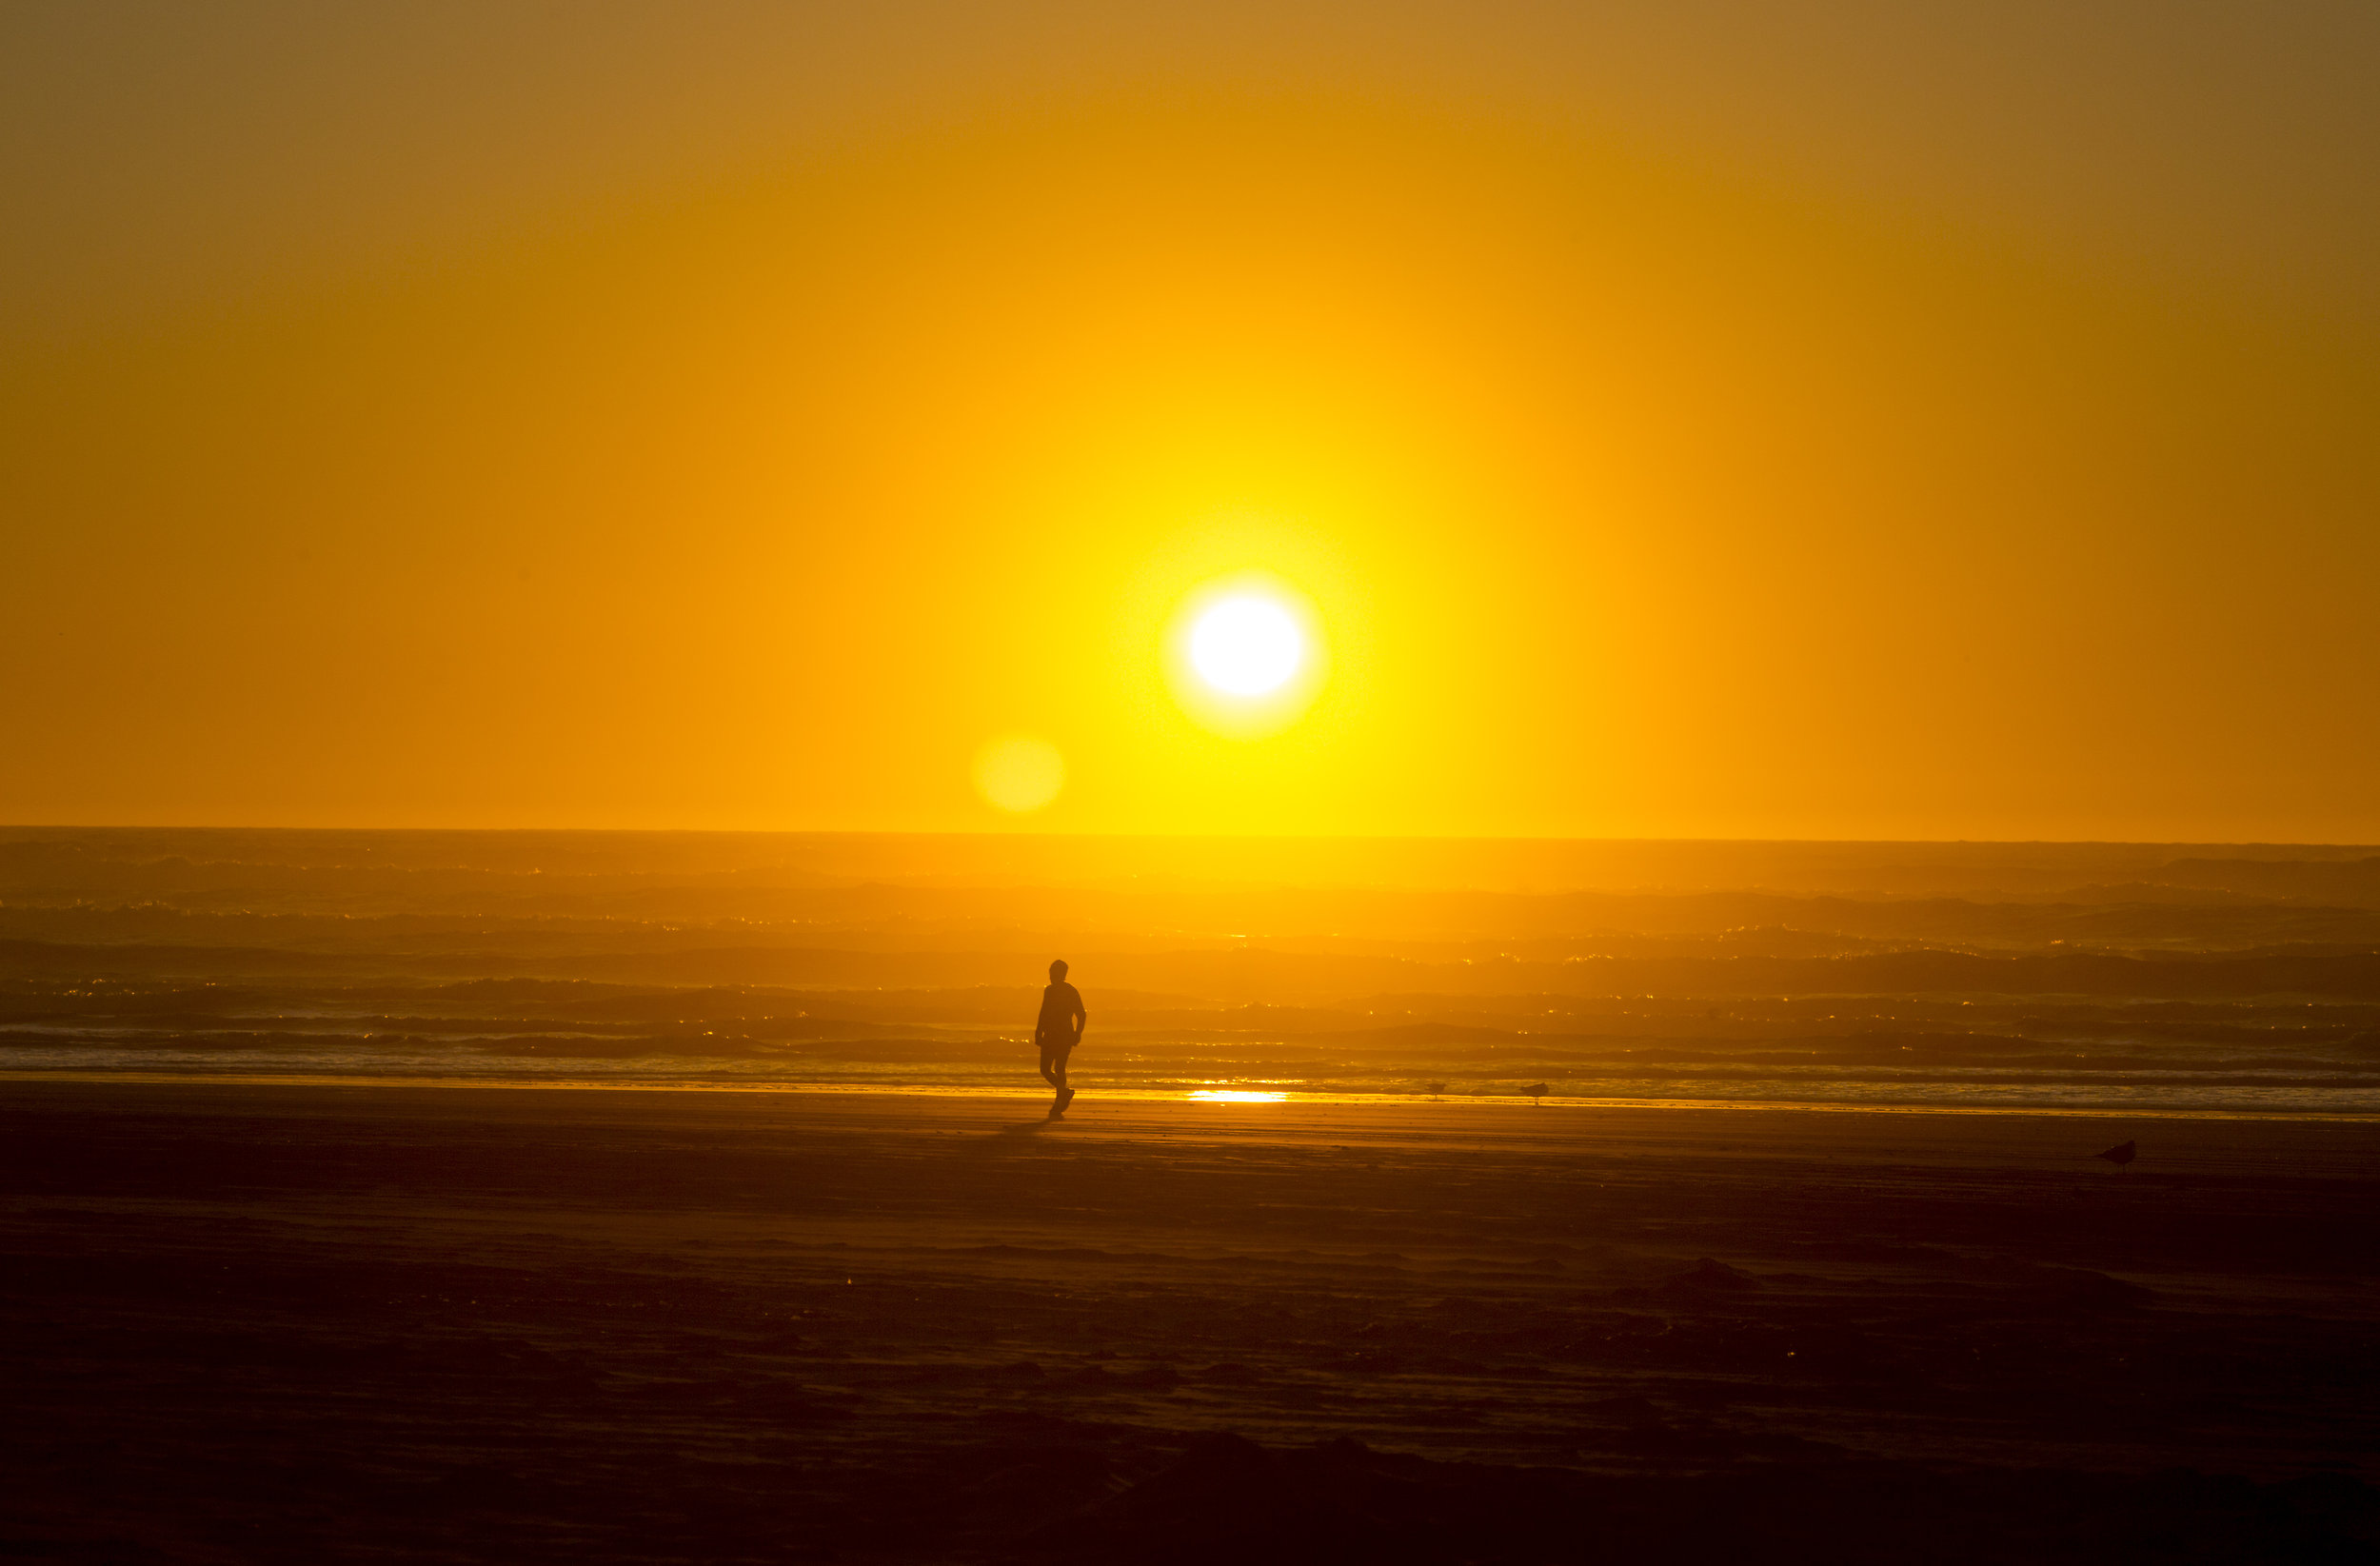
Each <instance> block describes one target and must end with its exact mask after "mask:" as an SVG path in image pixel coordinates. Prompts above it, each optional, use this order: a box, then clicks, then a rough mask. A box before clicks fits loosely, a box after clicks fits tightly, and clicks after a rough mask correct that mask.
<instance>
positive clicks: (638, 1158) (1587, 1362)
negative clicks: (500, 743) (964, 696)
mask: <svg viewBox="0 0 2380 1566" xmlns="http://www.w3.org/2000/svg"><path fill="white" fill-rule="evenodd" d="M1038 1109H1039V1106H1038V1104H1037V1103H1031V1102H1027V1101H1025V1100H967V1099H959V1098H949V1097H942V1098H919V1097H902V1096H895V1095H864V1096H833V1095H825V1094H808V1093H803V1094H781V1093H755V1094H741V1093H668V1092H638V1091H615V1092H572V1091H536V1090H478V1089H470V1090H466V1089H445V1090H442V1089H427V1088H405V1087H395V1086H385V1087H372V1088H363V1089H330V1088H320V1087H288V1088H266V1087H254V1086H237V1085H228V1084H198V1083H183V1084H171V1085H161V1086H143V1085H139V1084H135V1083H129V1082H118V1083H108V1084H80V1083H63V1082H43V1081H31V1080H19V1081H13V1082H10V1083H8V1084H7V1085H6V1086H5V1088H0V1170H5V1187H4V1189H5V1193H6V1205H5V1216H4V1217H0V1223H4V1224H5V1232H6V1250H7V1255H8V1257H9V1286H8V1288H7V1290H6V1291H5V1294H0V1310H4V1311H5V1318H0V1343H5V1345H6V1354H7V1358H8V1376H9V1384H10V1408H11V1414H12V1417H11V1418H10V1420H9V1422H8V1425H7V1440H8V1443H9V1451H8V1453H7V1457H6V1461H5V1463H4V1464H0V1484H4V1485H5V1489H6V1513H5V1516H6V1519H7V1520H6V1522H5V1524H4V1525H0V1550H5V1551H6V1552H8V1553H10V1554H11V1555H13V1556H24V1557H29V1558H46V1559H60V1560H85V1561H102V1560H105V1561H127V1562H129V1561H226V1562H231V1561H242V1562H245V1561H285V1560H286V1561H334V1560H367V1559H407V1560H451V1561H523V1560H548V1559H570V1560H581V1561H786V1560H851V1561H868V1560H886V1561H959V1560H1050V1561H1084V1562H1088V1561H1143V1560H1145V1561H1175V1560H1180V1561H1189V1560H1200V1561H1208V1560H1243V1561H1248V1560H1256V1561H1269V1560H1300V1561H1317V1560H1330V1561H1359V1560H1367V1561H1368V1560H1383V1561H1408V1562H1441V1561H1442V1562H1454V1561H1463V1560H1472V1561H1496V1562H1549V1561H1582V1562H1583V1561H1611V1560H1618V1561H1636V1560H1647V1561H1670V1560H1675V1561H1699V1560H1735V1559H1761V1560H1809V1561H1819V1560H1874V1561H1885V1560H1892V1561H1908V1560H1952V1561H2012V1562H2013V1561H2044V1560H2048V1561H2069V1560H2071V1561H2077V1562H2081V1561H2093V1562H2098V1561H2144V1562H2145V1561H2152V1560H2153V1561H2159V1562H2167V1561H2175V1560H2184V1561H2235V1560H2271V1561H2301V1560H2337V1561H2354V1560H2371V1559H2375V1558H2380V1553H2375V1549H2374V1546H2373V1540H2374V1539H2375V1537H2380V1494H2375V1492H2374V1491H2373V1490H2372V1489H2370V1488H2369V1487H2368V1485H2367V1483H2366V1481H2367V1480H2368V1479H2369V1478H2370V1477H2371V1475H2372V1464H2373V1462H2374V1460H2375V1457H2380V1417H2375V1415H2374V1412H2373V1410H2374V1408H2375V1400H2374V1397H2373V1394H2374V1391H2375V1388H2380V1305H2375V1303H2374V1294H2373V1284H2374V1282H2375V1280H2380V1226H2375V1225H2373V1223H2372V1222H2371V1220H2370V1215H2371V1214H2372V1212H2373V1211H2374V1210H2375V1202H2380V1126H2374V1125H2370V1124H2365V1123H2351V1122H2322V1121H2271V1120H2264V1121H2259V1120H2195V1121H2193V1120H2138V1121H2126V1120H2120V1119H2109V1118H2058V1117H2016V1116H1972V1115H1913V1114H1866V1115H1858V1114H1815V1113H1805V1112H1794V1111H1751V1110H1736V1111H1707V1110H1684V1109H1643V1110H1625V1111H1608V1110H1607V1111H1597V1110H1587V1109H1580V1108H1577V1107H1571V1106H1554V1107H1547V1108H1544V1109H1537V1108H1534V1107H1532V1106H1529V1105H1526V1104H1519V1105H1512V1106H1495V1105H1482V1104H1450V1105H1444V1106H1429V1105H1401V1106H1400V1105H1395V1104H1386V1103H1376V1104H1368V1105H1361V1106H1343V1105H1342V1106H1333V1105H1273V1104H1258V1105H1229V1104H1203V1103H1201V1104H1191V1103H1182V1102H1170V1103H1164V1102H1136V1103H1129V1104H1109V1105H1102V1104H1101V1103H1100V1102H1099V1101H1098V1100H1097V1097H1096V1095H1086V1096H1085V1098H1084V1099H1083V1100H1081V1103H1080V1104H1079V1105H1078V1107H1077V1110H1076V1114H1075V1118H1074V1120H1071V1121H1070V1122H1068V1123H1065V1124H1062V1125H1049V1124H1046V1123H1043V1122H1041V1121H1040V1120H1038V1119H1037V1118H1036V1117H1037V1114H1038ZM2125 1139H2136V1140H2137V1141H2138V1143H2139V1147H2140V1157H2139V1160H2138V1162H2137V1163H2135V1164H2134V1165H2133V1166H2132V1168H2131V1169H2130V1170H2128V1171H2122V1172H2119V1171H2117V1170H2115V1169H2112V1168H2110V1167H2108V1166H2107V1165H2105V1164H2103V1163H2099V1162H2096V1161H2093V1160H2092V1159H2091V1158H2090V1155H2091V1154H2092V1153H2094V1152H2095V1151H2097V1150H2099V1149H2101V1148H2104V1147H2107V1146H2108V1145H2109V1144H2110V1143H2111V1142H2113V1141H2116V1140H2125Z"/></svg>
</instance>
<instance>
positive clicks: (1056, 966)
mask: <svg viewBox="0 0 2380 1566" xmlns="http://www.w3.org/2000/svg"><path fill="white" fill-rule="evenodd" d="M1065 978H1066V960H1065V959H1064V958H1062V957H1061V958H1060V959H1059V960H1058V961H1055V962H1052V963H1051V964H1050V965H1049V981H1050V982H1051V983H1053V984H1057V983H1062V982H1064V981H1065Z"/></svg>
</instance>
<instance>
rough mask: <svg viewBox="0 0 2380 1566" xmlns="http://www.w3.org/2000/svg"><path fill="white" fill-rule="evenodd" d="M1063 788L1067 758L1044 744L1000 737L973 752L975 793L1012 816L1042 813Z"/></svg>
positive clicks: (1030, 739) (1025, 736)
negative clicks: (1042, 809) (974, 753)
mask: <svg viewBox="0 0 2380 1566" xmlns="http://www.w3.org/2000/svg"><path fill="white" fill-rule="evenodd" d="M1065 786H1066V758H1064V757H1063V756H1061V755H1060V754H1059V753H1058V747H1057V746H1056V745H1054V744H1051V743H1049V742H1048V741H1047V740H1037V739H1034V738H1033V737H1032V736H1031V735H1029V734H1009V735H1003V736H1002V738H1000V739H997V740H994V741H992V742H991V743H989V744H986V745H985V746H984V747H983V748H982V750H980V751H978V752H976V757H975V789H976V792H977V793H979V794H981V795H982V796H983V798H984V799H985V800H986V801H987V802H989V803H991V804H992V805H993V806H995V807H996V808H998V809H1002V810H1005V811H1008V812H1009V813H1010V814H1012V815H1020V816H1021V815H1025V814H1027V813H1029V812H1031V811H1035V810H1039V809H1041V807H1042V806H1043V805H1045V804H1047V803H1049V802H1050V801H1052V800H1054V799H1056V798H1057V797H1058V791H1059V790H1060V789H1061V788H1063V787H1065Z"/></svg>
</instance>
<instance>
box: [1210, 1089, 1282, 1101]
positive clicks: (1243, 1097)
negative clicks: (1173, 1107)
mask: <svg viewBox="0 0 2380 1566" xmlns="http://www.w3.org/2000/svg"><path fill="white" fill-rule="evenodd" d="M1184 1097H1185V1098H1192V1099H1204V1100H1207V1101H1208V1102H1210V1103H1279V1102H1280V1101H1281V1100H1283V1099H1286V1098H1288V1097H1289V1095H1288V1094H1286V1093H1251V1092H1247V1091H1245V1090H1244V1089H1240V1088H1233V1087H1199V1088H1192V1089H1191V1090H1190V1091H1189V1092H1188V1093H1187V1094H1185V1095H1184Z"/></svg>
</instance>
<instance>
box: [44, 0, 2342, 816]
mask: <svg viewBox="0 0 2380 1566" xmlns="http://www.w3.org/2000/svg"><path fill="white" fill-rule="evenodd" d="M1944 9H1945V8H1919V7H1907V8H1899V9H1894V8H1888V7H1883V6H1875V5H1833V6H1823V7H1819V6H1813V7H1804V8H1796V9H1795V10H1794V13H1793V15H1792V17H1791V18H1790V20H1789V19H1782V18H1780V17H1779V16H1778V15H1777V14H1775V11H1774V10H1773V8H1761V7H1754V6H1751V5H1749V4H1746V5H1740V6H1735V5H1725V6H1723V5H1691V4H1679V5H1653V4H1649V3H1648V4H1643V5H1636V6H1614V7H1607V8H1602V9H1600V10H1594V11H1592V12H1589V11H1587V10H1585V9H1583V8H1576V7H1566V6H1565V7H1555V6H1544V7H1517V6H1516V7H1502V8H1498V7H1493V6H1478V5H1465V6H1459V7H1458V6H1454V5H1445V6H1401V7H1400V6H1394V5H1383V6H1379V7H1373V8H1354V7H1348V8H1333V9H1324V8H1319V7H1314V8H1298V7H1282V6H1273V5H1266V6H1254V5H1249V6H1241V7H1234V6H1231V5H1228V4H1206V5H1199V6H1190V5H1183V6H1180V7H1173V8H1167V7H1161V6H1147V7H1133V8H1117V7H1101V6H1089V5H1083V6H1065V5H1044V6H1034V7H1024V6H1017V7H964V8H962V7H952V6H925V5H912V6H905V7H903V6H889V7H869V8H859V7H852V8H848V9H847V10H844V11H843V12H842V13H840V14H837V13H832V12H829V11H827V10H823V9H821V8H810V9H808V10H803V11H802V12H800V13H798V14H797V13H796V12H795V11H794V10H793V9H791V8H785V7H780V6H759V5H754V6H725V5H696V6H688V7H683V8H666V9H663V8H646V7H632V6H625V5H624V6H598V5H588V6H585V7H574V8H570V9H569V10H567V11H562V10H547V9H545V8H528V7H516V8H506V7H501V6H486V5H475V6H455V7H451V8H445V9H441V8H435V7H426V6H403V7H398V6H389V7H385V8H378V9H373V8H364V7H355V8H342V9H340V10H337V11H336V13H335V14H331V13H327V12H323V11H320V10H317V9H316V8H304V7H294V6H291V7H263V6H249V7H230V6H226V7H218V8H206V9H203V10H188V9H171V10H167V9H160V10H154V11H151V10H148V9H145V8H142V7H137V6H134V7H129V8H114V9H110V10H98V9H95V8H89V7H83V6H69V5H59V6H54V7H43V6H25V7H14V8H10V13H9V15H8V17H7V18H6V19H5V20H4V21H0V146H5V158H6V161H5V165H4V166H0V167H5V178H6V179H7V181H8V184H9V189H10V209H11V212H12V214H14V215H13V216H12V218H11V222H10V230H11V231H10V233H9V234H8V236H7V238H6V240H5V242H4V243H5V249H0V283H5V285H6V287H5V304H4V305H0V308H4V309H5V315H4V316H0V334H4V335H0V352H5V354H6V360H7V366H8V374H7V377H6V383H5V393H4V394H5V396H6V398H7V405H6V406H5V408H0V414H5V427H4V428H0V529H5V538H4V542H5V545H6V553H7V561H8V568H7V569H6V570H5V571H0V654H4V655H5V657H6V660H7V666H8V667H9V669H10V679H9V680H8V681H7V682H6V683H5V684H0V735H4V736H5V740H6V743H5V744H4V745H0V820H8V821H15V822H45V823H289V824H331V823H339V824H359V825H585V826H602V825H621V826H686V827H707V826H749V827H829V828H831V827H863V828H876V827H884V828H919V829H940V828H959V829H975V828H983V827H992V826H1022V827H1025V828H1028V829H1051V830H1066V831H1104V830H1144V831H1200V830H1233V831H1257V832H1272V831H1318V830H1319V831H1359V832H1391V833H1401V832H1422V833H1446V834H1516V833H1523V834H1562V835H1590V836H1634V835H1688V836H1787V837H1791V836H1816V837H1890V838H1918V837H1934V838H1952V837H1969V838H1977V837H2099V838H2128V839H2144V838H2145V839H2169V840H2170V839H2197V840H2276V841H2279V840H2330V841H2359V842H2372V841H2380V786H2376V784H2380V696H2376V695H2375V692H2380V638H2376V637H2375V636H2374V635H2373V633H2372V631H2371V629H2370V623H2371V621H2372V620H2373V614H2372V610H2371V602H2372V600H2373V598H2374V588H2375V585H2376V584H2380V572H2376V571H2375V566H2380V511H2376V509H2375V501H2376V500H2380V484H2375V478H2376V477H2380V440H2375V439H2374V429H2373V426H2374V417H2375V414H2376V413H2380V397H2376V396H2375V391H2376V390H2380V369H2375V366H2380V356H2376V355H2375V352H2374V349H2375V347H2380V329H2375V328H2380V267H2375V266H2374V265H2373V262H2374V258H2375V253H2376V252H2380V222H2376V221H2375V217H2376V215H2380V194H2376V192H2380V106H2376V104H2375V98H2374V95H2373V94H2371V93H2370V91H2369V90H2368V84H2369V82H2370V80H2372V79H2373V70H2374V68H2375V67H2380V21H2376V20H2375V19H2374V13H2372V12H2371V11H2370V10H2369V9H2368V8H2362V7H2355V6H2348V5H2339V6H2336V7H2332V8H2327V9H2326V8H2323V7H2318V6H2308V7H2299V8H2291V10H2290V13H2289V14H2287V15H2271V14H2266V13H2256V12H2251V10H2249V9H2248V8H2245V7H2241V8H2234V9H2233V10H2235V12H2236V14H2232V13H2231V12H2226V11H2219V10H2215V9H2209V8H2201V9H2198V10H2188V11H2184V10H2177V9H2175V8H2172V7H2171V6H2166V5H2154V6H2152V5H2148V4H2141V5H2131V6H2112V5H2102V6H2096V7H2073V6H2050V5H2041V6H2036V7H2010V8H1993V16H1992V17H1991V19H1990V20H1988V21H1985V20H1979V19H1977V18H1973V17H1970V18H1966V19H1964V20H1961V19H1957V18H1950V17H1944V16H1939V15H1936V14H1935V12H1936V11H1938V10H1944ZM1125 11H1129V12H1130V16H1129V18H1128V19H1126V18H1125V17H1124V16H1123V15H1122V14H1121V13H1123V12H1125ZM1246 571H1259V572H1263V573H1269V574H1270V576H1272V577H1274V578H1277V579H1278V580H1279V581H1280V582H1282V583H1284V584H1287V585H1290V586H1291V587H1292V588H1294V590H1295V591H1296V592H1297V593H1299V594H1300V595H1302V602H1303V603H1305V604H1306V605H1308V606H1310V608H1311V610H1312V612H1313V614H1314V615H1315V616H1316V617H1317V620H1318V622H1319V625H1320V626H1321V634H1322V635H1323V636H1324V637H1325V638H1326V639H1327V643H1328V647H1329V664H1328V673H1327V679H1326V680H1324V681H1323V682H1322V684H1320V687H1319V691H1318V692H1317V693H1316V694H1314V696H1313V699H1312V704H1311V705H1310V706H1308V707H1307V708H1305V709H1304V712H1303V716H1302V717H1300V718H1299V720H1298V721H1297V722H1295V723H1292V724H1289V725H1288V726H1287V727H1285V728H1282V729H1280V730H1279V731H1278V732H1275V733H1270V734H1267V735H1264V736H1261V737H1259V738H1254V739H1250V738H1244V737H1234V736H1231V735H1226V734H1219V733H1216V732H1214V731H1212V729H1211V728H1210V727H1207V726H1202V725H1201V724H1200V723H1199V722H1197V721H1195V720H1194V715H1193V714H1191V713H1189V712H1186V711H1185V710H1184V709H1183V707H1182V705H1181V704H1180V703H1179V702H1178V701H1177V700H1176V699H1175V694H1174V690H1173V688H1172V687H1170V686H1169V684H1168V680H1167V674H1166V665H1165V654H1164V648H1163V645H1162V643H1163V638H1164V636H1165V634H1166V629H1167V626H1168V624H1169V623H1170V622H1171V619H1172V617H1173V616H1174V614H1175V611H1176V609H1177V608H1178V607H1179V605H1180V604H1181V603H1182V602H1183V601H1184V599H1185V597H1186V595H1189V594H1191V593H1192V592H1194V591H1195V590H1196V589H1198V588H1199V587H1200V585H1202V584H1205V583H1208V582H1211V581H1213V580H1214V579H1216V578H1219V577H1224V576H1229V575H1232V574H1233V573H1240V572H1246ZM1009 735H1028V736H1032V737H1034V738H1036V739H1039V740H1041V741H1044V742H1046V743H1048V744H1049V745H1052V746H1054V747H1055V748H1056V750H1057V751H1058V752H1059V753H1060V754H1061V756H1062V757H1063V760H1064V779H1065V782H1064V786H1063V788H1062V790H1061V792H1060V793H1059V795H1058V797H1057V799H1056V800H1055V802H1054V803H1051V804H1049V805H1048V806H1047V807H1046V808H1044V809H1041V810H1039V811H1036V812H1033V813H1031V814H1029V815H1025V816H1018V817H1012V816H1006V815H1003V814H1002V813H1001V812H999V811H997V810H995V809H993V808H992V807H991V806H990V805H989V804H988V803H985V801H984V800H983V799H982V798H981V797H979V795H978V794H977V792H976V787H975V783H974V781H973V780H974V778H975V776H976V762H977V758H978V757H979V755H980V754H981V753H982V752H983V748H984V746H985V745H986V744H987V743H990V742H992V741H994V740H996V739H998V738H999V737H1002V736H1009Z"/></svg>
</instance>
